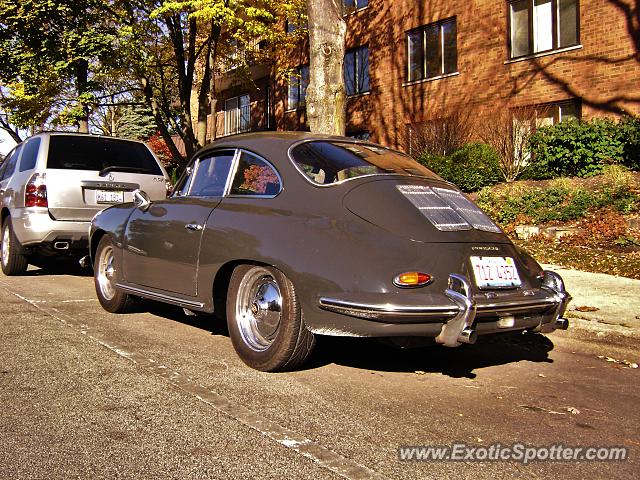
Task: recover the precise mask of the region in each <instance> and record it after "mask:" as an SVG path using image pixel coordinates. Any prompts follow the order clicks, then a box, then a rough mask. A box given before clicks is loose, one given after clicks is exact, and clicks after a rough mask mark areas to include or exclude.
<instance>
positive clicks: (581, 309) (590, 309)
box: [576, 305, 600, 312]
mask: <svg viewBox="0 0 640 480" xmlns="http://www.w3.org/2000/svg"><path fill="white" fill-rule="evenodd" d="M598 310H600V309H599V308H598V307H588V306H586V305H583V306H581V307H576V311H577V312H597V311H598Z"/></svg>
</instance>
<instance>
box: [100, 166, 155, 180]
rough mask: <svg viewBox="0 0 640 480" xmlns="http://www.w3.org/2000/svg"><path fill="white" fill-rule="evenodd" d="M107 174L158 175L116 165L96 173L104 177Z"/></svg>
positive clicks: (138, 168) (136, 168) (149, 171)
mask: <svg viewBox="0 0 640 480" xmlns="http://www.w3.org/2000/svg"><path fill="white" fill-rule="evenodd" d="M109 172H128V173H148V174H150V175H160V174H159V173H156V172H152V171H151V170H148V169H146V168H140V167H125V166H118V165H110V166H108V167H104V168H103V169H102V170H100V172H98V175H100V176H101V177H104V176H105V175H106V174H107V173H109Z"/></svg>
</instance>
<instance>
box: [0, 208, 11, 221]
mask: <svg viewBox="0 0 640 480" xmlns="http://www.w3.org/2000/svg"><path fill="white" fill-rule="evenodd" d="M10 216H11V213H10V212H9V209H8V208H7V207H4V208H3V209H2V213H0V225H2V224H4V221H5V219H6V218H7V217H10Z"/></svg>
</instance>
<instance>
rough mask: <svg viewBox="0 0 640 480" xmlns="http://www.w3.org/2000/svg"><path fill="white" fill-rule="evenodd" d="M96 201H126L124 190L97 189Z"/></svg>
mask: <svg viewBox="0 0 640 480" xmlns="http://www.w3.org/2000/svg"><path fill="white" fill-rule="evenodd" d="M96 203H124V192H122V191H113V190H96Z"/></svg>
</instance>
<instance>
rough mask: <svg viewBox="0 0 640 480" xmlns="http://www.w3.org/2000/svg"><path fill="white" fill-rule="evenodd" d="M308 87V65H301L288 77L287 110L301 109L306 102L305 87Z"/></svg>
mask: <svg viewBox="0 0 640 480" xmlns="http://www.w3.org/2000/svg"><path fill="white" fill-rule="evenodd" d="M308 86H309V65H302V66H301V67H298V68H297V69H296V72H295V74H294V75H291V77H289V91H288V95H287V110H295V109H296V108H300V107H303V106H304V105H305V104H306V102H305V99H306V96H307V87H308Z"/></svg>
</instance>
